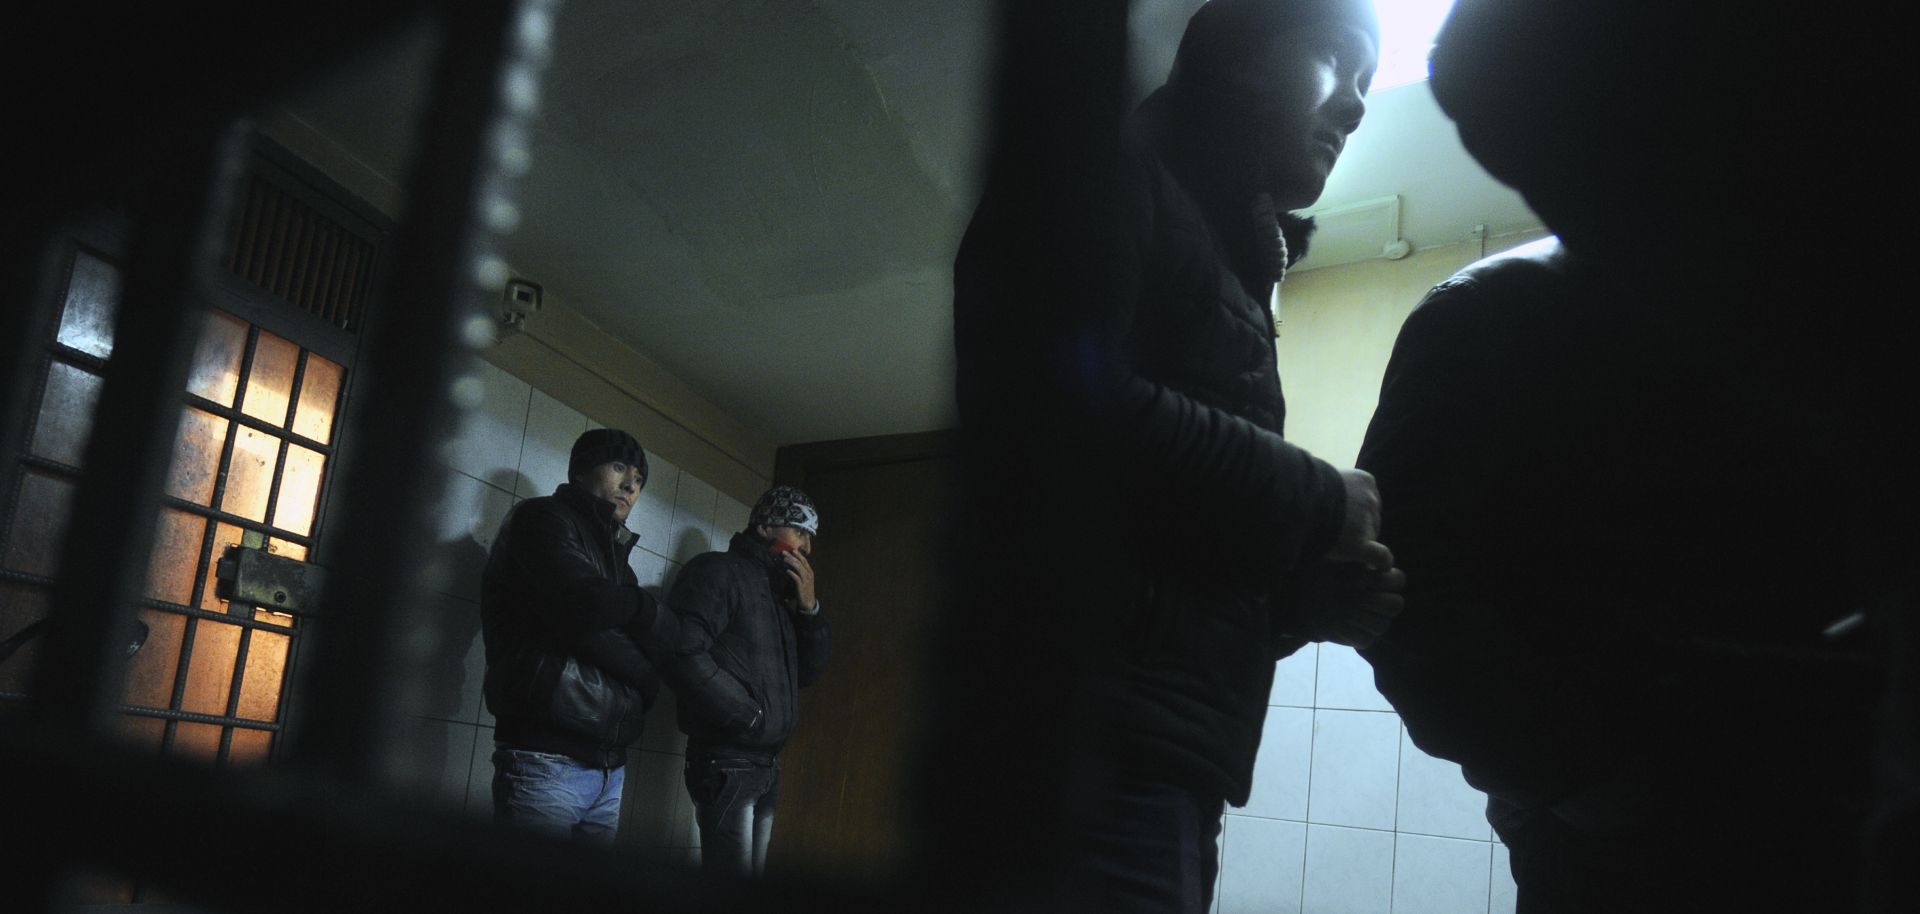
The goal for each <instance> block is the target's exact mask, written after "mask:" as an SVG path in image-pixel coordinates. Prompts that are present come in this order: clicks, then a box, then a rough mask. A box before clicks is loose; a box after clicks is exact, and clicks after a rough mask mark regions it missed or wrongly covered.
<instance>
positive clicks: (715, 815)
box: [686, 755, 780, 878]
mask: <svg viewBox="0 0 1920 914" xmlns="http://www.w3.org/2000/svg"><path fill="white" fill-rule="evenodd" d="M686 778H687V795H688V796H690V797H691V798H692V799H693V817H694V822H695V823H696V824H698V825H699V826H700V869H701V871H702V872H705V873H708V874H710V875H717V876H732V877H744V878H757V877H758V876H760V874H761V873H763V872H765V871H766V867H767V844H768V843H769V842H770V841H772V840H773V810H774V807H775V806H776V805H778V803H779V802H780V763H779V762H778V761H775V760H772V759H747V758H729V757H725V756H711V755H695V756H692V757H690V758H688V759H687V769H686Z"/></svg>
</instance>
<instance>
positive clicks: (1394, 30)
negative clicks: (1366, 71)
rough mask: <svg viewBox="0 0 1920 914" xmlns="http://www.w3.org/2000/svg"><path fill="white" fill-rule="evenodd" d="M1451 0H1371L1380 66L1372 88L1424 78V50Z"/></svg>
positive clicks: (1429, 49) (1383, 87)
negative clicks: (1377, 22)
mask: <svg viewBox="0 0 1920 914" xmlns="http://www.w3.org/2000/svg"><path fill="white" fill-rule="evenodd" d="M1452 8H1453V0H1374V9H1375V10H1376V11H1377V12H1378V13H1379V16H1380V69H1379V70H1378V71H1377V72H1375V73H1374V75H1373V91H1375V92H1378V91H1380V90H1381V89H1391V88H1393V87H1394V86H1404V85H1407V84H1408V83H1417V82H1419V81H1421V80H1423V79H1426V78H1427V53H1428V52H1429V51H1431V50H1433V36H1434V35H1435V34H1436V33H1438V32H1439V31H1440V24H1441V23H1442V22H1445V21H1446V18H1447V11H1448V10H1450V9H1452Z"/></svg>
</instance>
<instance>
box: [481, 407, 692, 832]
mask: <svg viewBox="0 0 1920 914" xmlns="http://www.w3.org/2000/svg"><path fill="white" fill-rule="evenodd" d="M646 484H647V455H646V452H645V451H643V450H641V448H640V443H639V442H638V441H635V440H634V438H633V436H632V435H630V434H628V433H626V432H624V431H621V430H619V429H611V428H599V429H592V430H589V431H587V432H586V433H584V434H582V435H581V436H580V437H579V439H578V440H576V441H575V442H574V444H573V452H572V454H571V456H570V457H569V459H568V461H567V482H565V483H562V484H561V485H560V487H559V488H557V489H555V490H554V493H553V494H552V495H547V496H543V497H538V498H529V499H527V500H525V501H522V502H521V503H520V504H518V505H516V506H514V508H513V510H512V511H510V512H508V514H507V517H506V519H505V520H504V521H502V522H501V525H500V533H499V535H498V536H497V537H495V539H494V541H493V548H492V549H491V550H490V551H489V553H488V555H487V564H486V570H485V571H484V573H483V576H482V578H481V590H480V612H481V620H482V628H481V633H482V637H483V639H484V642H485V644H486V653H487V673H486V683H485V692H486V701H487V710H488V711H491V712H492V713H493V716H494V718H495V719H496V721H497V723H496V725H495V730H494V734H495V739H494V746H495V748H494V753H493V770H494V773H493V809H494V822H495V823H496V824H499V825H502V826H507V827H517V828H525V829H529V830H532V831H536V832H540V833H544V834H549V835H552V836H554V837H557V838H574V839H579V840H586V841H597V842H611V841H612V840H613V838H614V835H615V833H616V831H617V830H618V827H619V824H620V793H621V786H622V784H623V782H624V780H625V767H624V766H625V764H626V760H627V747H628V746H630V745H632V744H633V742H634V741H635V740H637V739H639V738H640V731H641V727H642V725H643V724H644V723H645V721H646V712H647V709H648V708H650V707H652V705H653V701H654V698H655V697H656V695H657V694H658V693H659V689H660V683H659V677H658V676H657V675H656V673H655V672H654V666H653V663H652V660H651V658H650V657H649V655H653V656H659V646H661V645H665V646H669V647H670V646H671V645H672V644H673V643H674V641H675V640H676V639H677V637H678V635H677V632H678V628H677V624H676V623H677V621H678V620H677V619H676V618H675V617H674V615H673V614H672V613H670V612H664V611H662V610H661V608H660V606H659V604H658V603H657V602H656V601H655V600H654V598H653V596H652V595H651V594H649V593H647V592H646V591H645V590H642V589H641V588H640V585H639V581H638V579H637V578H636V576H635V575H634V573H633V569H632V568H631V567H630V566H629V565H628V564H627V554H628V553H629V552H630V551H632V549H633V544H634V540H635V536H634V534H633V533H632V531H630V530H628V529H627V528H626V526H625V523H624V522H625V521H626V519H627V514H628V513H629V512H630V511H632V510H633V504H634V501H635V500H636V499H638V498H639V497H640V491H641V489H643V488H645V487H646Z"/></svg>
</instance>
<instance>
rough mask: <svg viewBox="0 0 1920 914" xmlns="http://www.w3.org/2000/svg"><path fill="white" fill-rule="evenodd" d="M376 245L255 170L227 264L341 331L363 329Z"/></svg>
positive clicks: (229, 267)
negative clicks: (361, 325)
mask: <svg viewBox="0 0 1920 914" xmlns="http://www.w3.org/2000/svg"><path fill="white" fill-rule="evenodd" d="M375 252H376V248H375V244H374V242H372V241H369V240H367V239H366V238H363V237H361V236H360V235H358V234H356V233H354V232H353V231H351V230H349V229H347V228H345V227H344V226H342V225H341V224H340V223H339V222H337V221H335V220H333V219H330V218H328V217H327V216H326V215H324V214H322V213H321V212H320V211H319V210H316V209H314V208H313V207H312V206H309V205H308V204H306V203H304V202H302V201H301V200H299V199H297V198H295V197H294V196H293V195H292V194H290V193H288V192H287V191H286V190H285V189H284V188H281V187H280V186H278V185H276V184H274V183H273V182H271V181H269V180H267V179H266V178H265V177H263V176H261V175H260V174H259V173H257V172H256V173H255V174H253V175H252V176H251V177H250V178H248V180H247V190H246V205H245V206H244V207H242V209H241V210H240V216H239V218H238V219H237V220H236V221H235V223H234V226H233V231H232V238H231V243H230V244H229V245H228V246H227V269H229V270H231V271H233V273H234V275H236V276H240V277H242V278H244V279H246V280H247V281H249V282H251V283H253V284H254V285H257V286H259V287H260V288H262V289H265V290H267V291H268V292H271V293H273V294H274V295H277V296H279V297H280V298H283V299H285V300H287V301H288V302H291V303H292V304H293V305H294V306H296V307H298V308H300V309H301V310H303V311H305V312H307V313H308V314H311V315H313V316H314V317H317V318H320V319H321V320H324V321H326V322H328V323H330V324H333V325H334V326H336V327H339V328H341V329H343V330H350V331H357V330H359V329H360V322H361V318H362V315H363V314H364V313H365V306H366V298H367V289H368V287H369V279H370V276H371V274H372V272H373V262H374V254H375Z"/></svg>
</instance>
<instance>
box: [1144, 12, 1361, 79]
mask: <svg viewBox="0 0 1920 914" xmlns="http://www.w3.org/2000/svg"><path fill="white" fill-rule="evenodd" d="M1326 21H1340V22H1350V23H1352V24H1354V25H1356V26H1359V27H1360V29H1361V30H1362V31H1364V32H1366V33H1367V35H1368V37H1370V38H1372V39H1373V43H1374V44H1375V45H1376V46H1378V45H1379V44H1380V20H1379V18H1378V17H1377V16H1376V15H1375V14H1374V11H1373V2H1372V0H1208V2H1207V3H1206V4H1205V5H1203V6H1201V7H1200V9H1199V11H1198V12H1196V13H1194V14H1193V18H1191V19H1188V20H1187V30H1186V32H1185V33H1183V34H1182V35H1181V36H1180V49H1179V50H1178V51H1177V52H1175V54H1174V58H1173V74H1172V75H1171V76H1170V77H1168V79H1167V83H1168V85H1176V84H1185V85H1188V86H1190V87H1192V88H1195V89H1199V90H1201V91H1202V92H1203V94H1204V93H1210V92H1211V91H1213V89H1214V88H1215V87H1218V86H1221V85H1224V84H1227V83H1230V82H1231V81H1232V77H1233V74H1234V73H1236V72H1238V71H1239V70H1240V69H1242V68H1244V67H1246V66H1248V65H1249V64H1250V63H1251V62H1252V61H1254V60H1255V59H1257V57H1258V55H1259V54H1261V53H1263V52H1264V51H1265V49H1266V48H1267V47H1268V42H1270V41H1272V40H1273V38H1274V36H1276V35H1279V34H1281V33H1283V32H1286V31H1288V30H1289V29H1296V28H1300V27H1301V26H1306V25H1312V24H1315V23H1319V22H1326Z"/></svg>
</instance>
